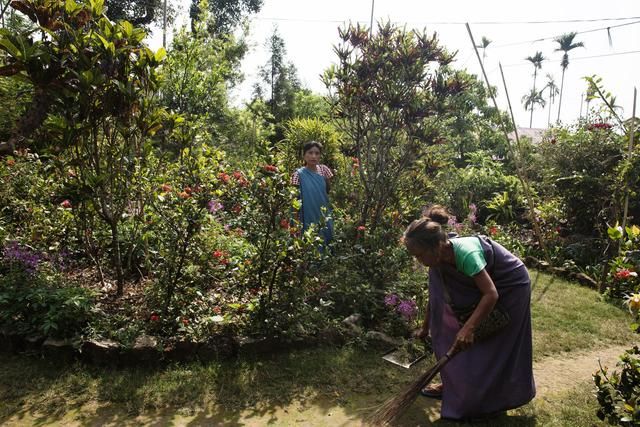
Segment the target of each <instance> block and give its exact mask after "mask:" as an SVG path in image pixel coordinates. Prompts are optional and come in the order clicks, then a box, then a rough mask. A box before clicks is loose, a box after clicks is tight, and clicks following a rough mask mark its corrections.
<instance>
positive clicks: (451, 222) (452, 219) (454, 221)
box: [447, 215, 458, 227]
mask: <svg viewBox="0 0 640 427" xmlns="http://www.w3.org/2000/svg"><path fill="white" fill-rule="evenodd" d="M457 223H458V218H456V217H455V216H454V215H451V216H450V217H449V221H448V222H447V224H449V227H455V225H456V224H457Z"/></svg>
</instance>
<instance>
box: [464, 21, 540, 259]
mask: <svg viewBox="0 0 640 427" xmlns="http://www.w3.org/2000/svg"><path fill="white" fill-rule="evenodd" d="M465 25H466V27H467V32H468V33H469V38H471V44H472V45H473V49H474V51H475V52H476V57H477V58H478V63H479V64H480V69H481V70H482V75H483V76H484V81H485V83H486V85H487V90H488V91H489V95H491V99H492V100H493V106H494V107H495V109H496V111H498V118H499V121H500V127H501V128H502V132H503V133H504V137H505V138H506V139H507V147H508V148H509V151H510V152H511V155H512V156H513V159H514V162H515V164H516V171H517V174H518V179H519V180H520V184H522V188H523V190H524V194H525V196H526V198H527V203H528V205H529V221H530V222H531V225H532V226H533V232H534V234H535V235H536V239H537V240H538V244H539V245H540V248H541V249H542V253H543V254H544V257H545V260H546V261H547V262H550V259H549V253H548V252H547V247H546V244H545V242H544V238H543V237H542V231H541V230H540V224H538V220H537V219H536V215H535V205H534V204H533V197H532V194H531V189H530V187H529V184H528V182H527V180H526V178H525V176H524V173H523V172H522V167H521V164H520V153H521V152H522V151H521V147H520V137H519V135H518V127H517V126H516V122H515V120H514V117H513V109H512V108H511V101H510V100H509V92H508V90H507V84H506V82H505V80H504V73H503V72H502V64H500V74H502V81H503V83H504V90H505V94H506V95H507V101H508V103H509V111H510V113H511V122H512V124H513V133H514V135H515V138H516V148H517V150H514V149H513V147H512V145H511V143H510V140H509V133H508V132H507V127H506V125H505V123H504V121H503V120H502V117H501V116H500V109H499V108H498V103H497V102H496V97H495V95H494V94H493V91H492V90H491V85H490V84H489V78H488V77H487V73H486V71H485V69H484V64H483V63H482V59H481V58H480V53H479V52H478V47H477V46H476V42H475V40H474V39H473V33H472V32H471V27H470V26H469V23H466V24H465Z"/></svg>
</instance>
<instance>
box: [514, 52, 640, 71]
mask: <svg viewBox="0 0 640 427" xmlns="http://www.w3.org/2000/svg"><path fill="white" fill-rule="evenodd" d="M632 53H640V50H629V51H627V52H617V53H604V54H602V55H591V56H577V57H575V58H571V61H572V62H573V61H580V60H582V59H593V58H603V57H605V56H618V55H629V54H632ZM525 65H531V64H528V63H524V62H519V63H517V64H516V63H514V64H502V66H503V67H524V66H525Z"/></svg>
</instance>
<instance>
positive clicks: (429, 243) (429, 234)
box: [402, 205, 449, 249]
mask: <svg viewBox="0 0 640 427" xmlns="http://www.w3.org/2000/svg"><path fill="white" fill-rule="evenodd" d="M448 222H449V214H448V213H447V210H446V208H445V207H444V206H440V205H433V206H431V207H429V208H427V209H426V210H425V211H424V212H423V216H422V218H420V219H416V220H415V221H413V222H412V223H411V224H409V226H408V227H407V229H406V230H405V231H404V235H403V236H402V241H403V242H404V243H405V244H407V242H408V241H409V240H410V241H411V242H412V243H413V244H415V245H418V246H420V247H422V248H424V249H435V248H437V247H438V246H439V245H440V242H446V240H447V232H446V231H445V230H444V225H445V224H447V223H448Z"/></svg>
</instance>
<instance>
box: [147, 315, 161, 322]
mask: <svg viewBox="0 0 640 427" xmlns="http://www.w3.org/2000/svg"><path fill="white" fill-rule="evenodd" d="M149 320H151V321H152V322H157V321H158V320H160V316H158V315H157V314H155V313H154V314H152V315H151V317H149Z"/></svg>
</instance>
